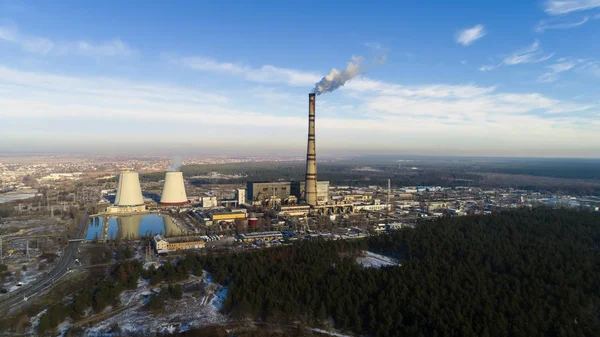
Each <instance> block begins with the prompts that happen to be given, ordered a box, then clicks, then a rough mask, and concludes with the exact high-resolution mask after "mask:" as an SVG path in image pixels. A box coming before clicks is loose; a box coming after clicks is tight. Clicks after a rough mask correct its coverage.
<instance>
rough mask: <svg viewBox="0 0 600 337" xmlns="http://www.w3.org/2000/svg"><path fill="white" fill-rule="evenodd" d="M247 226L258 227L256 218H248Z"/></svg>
mask: <svg viewBox="0 0 600 337" xmlns="http://www.w3.org/2000/svg"><path fill="white" fill-rule="evenodd" d="M248 227H253V228H254V227H258V218H249V219H248Z"/></svg>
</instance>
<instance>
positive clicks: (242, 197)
mask: <svg viewBox="0 0 600 337" xmlns="http://www.w3.org/2000/svg"><path fill="white" fill-rule="evenodd" d="M235 199H236V200H237V203H238V206H239V205H241V204H244V203H246V189H244V188H238V189H236V190H235Z"/></svg>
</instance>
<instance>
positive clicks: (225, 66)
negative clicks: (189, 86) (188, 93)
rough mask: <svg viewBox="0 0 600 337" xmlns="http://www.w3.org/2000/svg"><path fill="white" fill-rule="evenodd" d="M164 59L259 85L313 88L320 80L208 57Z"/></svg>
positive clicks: (313, 75)
mask: <svg viewBox="0 0 600 337" xmlns="http://www.w3.org/2000/svg"><path fill="white" fill-rule="evenodd" d="M163 59H166V60H167V61H168V62H170V63H172V64H177V65H181V66H183V67H186V68H189V69H193V70H198V71H208V72H221V73H227V74H231V75H236V76H239V77H241V78H243V79H245V80H247V81H251V82H258V83H285V84H288V85H291V86H311V85H314V84H315V83H316V82H317V81H318V80H319V79H320V77H319V75H318V74H316V73H310V72H304V71H299V70H295V69H288V68H280V67H275V66H272V65H263V66H260V67H251V66H248V65H244V64H239V63H231V62H219V61H216V60H213V59H211V58H207V57H180V58H178V57H173V56H170V55H163Z"/></svg>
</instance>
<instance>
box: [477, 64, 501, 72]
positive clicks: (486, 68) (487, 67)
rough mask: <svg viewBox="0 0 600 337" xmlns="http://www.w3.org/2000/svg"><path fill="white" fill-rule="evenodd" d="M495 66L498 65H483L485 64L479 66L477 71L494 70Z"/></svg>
mask: <svg viewBox="0 0 600 337" xmlns="http://www.w3.org/2000/svg"><path fill="white" fill-rule="evenodd" d="M496 68H498V66H492V65H485V66H481V67H479V71H490V70H494V69H496Z"/></svg>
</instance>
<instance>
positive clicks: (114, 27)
mask: <svg viewBox="0 0 600 337" xmlns="http://www.w3.org/2000/svg"><path fill="white" fill-rule="evenodd" d="M598 31H600V0H560V1H558V0H550V1H486V2H481V1H453V2H448V1H402V2H376V3H367V2H364V1H361V2H358V1H357V2H352V1H349V2H348V1H347V2H344V3H339V4H338V3H335V2H330V3H329V4H324V3H323V2H311V1H302V2H279V1H277V2H275V1H273V2H269V1H262V2H258V3H257V4H252V3H250V2H235V1H229V2H226V1H218V2H217V1H215V2H208V1H203V2H192V1H189V2H185V3H184V2H180V3H178V4H177V5H174V4H170V3H167V2H163V3H157V2H153V1H150V2H148V1H146V2H142V1H127V2H124V1H101V2H81V1H61V2H56V1H1V0H0V151H1V152H18V151H36V152H103V153H117V152H119V153H123V152H129V153H131V152H138V153H139V152H143V153H150V154H152V153H156V154H163V153H171V152H177V153H197V154H211V155H213V154H219V153H222V154H243V153H248V154H277V155H280V154H289V155H302V154H303V153H304V151H305V143H306V124H307V118H306V114H307V93H308V92H310V91H311V90H312V88H313V87H314V84H315V83H316V82H317V81H319V80H320V79H321V78H322V77H323V76H324V75H326V74H328V73H329V72H330V71H331V69H332V68H338V69H343V68H345V67H346V65H347V63H348V62H350V61H351V60H352V59H353V57H354V59H356V58H357V57H360V58H361V60H362V61H360V67H361V69H362V71H361V73H360V74H359V75H358V76H357V77H355V78H353V79H352V80H350V81H348V82H347V83H346V84H345V86H343V87H341V88H340V89H338V90H336V91H334V92H331V93H327V94H324V95H321V96H319V97H318V98H317V132H318V134H317V146H318V151H319V153H322V154H331V155H337V154H340V155H345V154H361V153H386V152H395V153H406V154H427V155H435V154H443V155H489V156H562V157H600V122H599V121H600V118H599V117H600V109H599V106H600V95H599V93H600V92H599V91H600V85H599V83H600V35H599V34H597V32H598Z"/></svg>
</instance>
